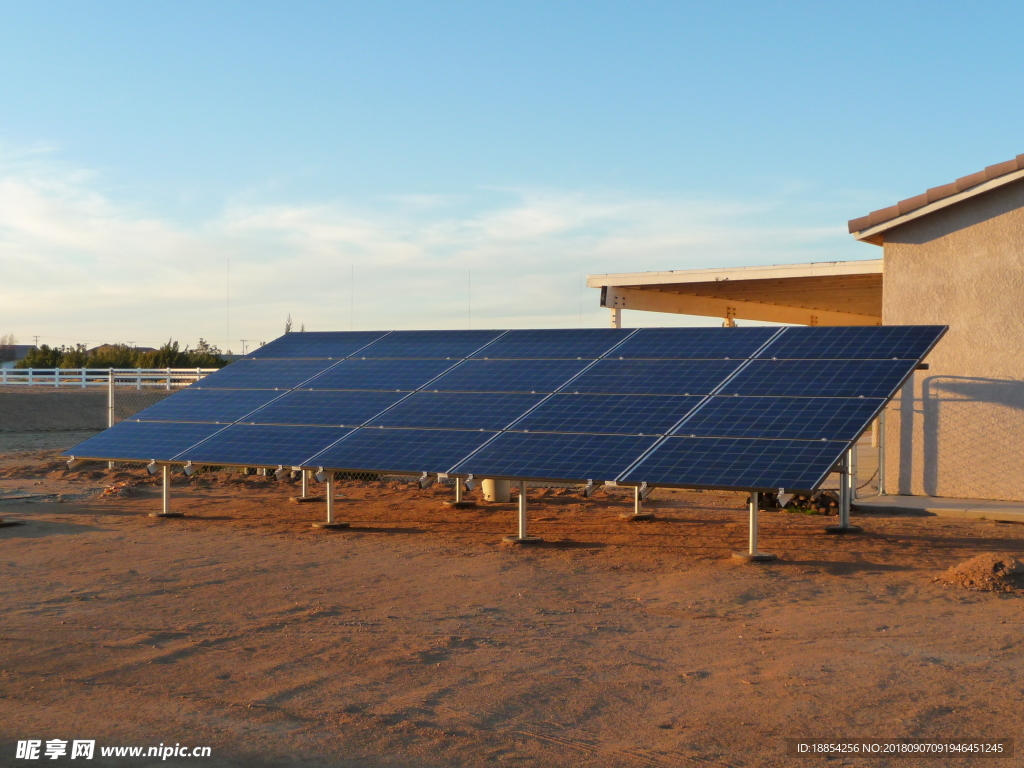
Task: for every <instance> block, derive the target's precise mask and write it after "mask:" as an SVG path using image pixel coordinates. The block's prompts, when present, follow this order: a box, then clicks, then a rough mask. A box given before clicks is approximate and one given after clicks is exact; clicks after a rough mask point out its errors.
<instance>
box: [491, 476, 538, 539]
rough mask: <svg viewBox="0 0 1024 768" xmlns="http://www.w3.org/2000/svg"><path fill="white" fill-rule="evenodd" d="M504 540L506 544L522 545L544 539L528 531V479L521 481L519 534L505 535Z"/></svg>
mask: <svg viewBox="0 0 1024 768" xmlns="http://www.w3.org/2000/svg"><path fill="white" fill-rule="evenodd" d="M501 540H502V541H504V542H505V543H506V544H519V545H522V546H526V545H530V544H540V543H541V542H542V541H544V539H542V538H540V537H539V536H529V535H527V533H526V481H525V480H520V481H519V535H518V536H503V537H502V539H501Z"/></svg>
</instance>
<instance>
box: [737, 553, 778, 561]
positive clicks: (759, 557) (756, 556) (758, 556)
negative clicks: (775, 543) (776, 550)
mask: <svg viewBox="0 0 1024 768" xmlns="http://www.w3.org/2000/svg"><path fill="white" fill-rule="evenodd" d="M732 556H733V557H735V558H736V559H737V560H743V561H744V562H747V563H767V562H770V561H772V560H775V559H777V558H776V556H775V555H773V554H772V553H771V552H733V553H732Z"/></svg>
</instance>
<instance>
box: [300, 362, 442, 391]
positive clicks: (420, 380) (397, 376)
mask: <svg viewBox="0 0 1024 768" xmlns="http://www.w3.org/2000/svg"><path fill="white" fill-rule="evenodd" d="M457 364H458V361H457V360H360V359H353V360H345V361H343V362H341V363H338V365H336V366H335V367H334V368H332V369H331V370H329V371H327V372H326V373H325V374H324V375H323V376H318V377H317V378H315V379H313V380H312V381H311V382H309V383H308V384H306V385H305V387H304V388H308V389H384V390H404V391H409V390H413V389H419V388H420V387H422V386H423V385H424V384H426V383H427V382H428V381H430V380H431V379H433V378H434V377H435V376H437V375H438V374H439V373H442V372H443V371H446V370H448V369H449V368H451V367H452V366H453V365H457Z"/></svg>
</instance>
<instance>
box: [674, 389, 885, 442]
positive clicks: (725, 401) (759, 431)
mask: <svg viewBox="0 0 1024 768" xmlns="http://www.w3.org/2000/svg"><path fill="white" fill-rule="evenodd" d="M884 402H885V401H884V400H883V399H881V398H868V397H845V398H841V397H712V398H711V399H710V400H709V401H708V402H707V404H705V405H704V406H702V407H701V409H700V410H699V411H697V413H695V414H694V415H693V416H691V417H690V418H688V419H687V420H686V421H685V422H683V424H682V425H681V426H680V427H679V429H677V430H676V434H678V435H688V436H690V437H763V438H776V439H777V438H790V439H794V440H821V439H825V440H845V441H847V442H849V441H852V440H855V439H856V438H858V437H859V436H860V435H861V433H862V432H863V431H864V429H865V428H866V427H867V425H868V423H869V422H870V421H871V419H872V418H874V415H875V413H876V412H877V411H878V409H879V408H881V406H882V403H884Z"/></svg>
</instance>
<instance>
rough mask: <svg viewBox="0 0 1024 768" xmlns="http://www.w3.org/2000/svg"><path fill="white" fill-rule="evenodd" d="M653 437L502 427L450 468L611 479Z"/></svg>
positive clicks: (484, 473) (544, 477) (476, 472)
mask: <svg viewBox="0 0 1024 768" xmlns="http://www.w3.org/2000/svg"><path fill="white" fill-rule="evenodd" d="M657 439H658V438H656V437H637V436H635V435H565V434H553V433H550V432H530V433H525V432H505V433H503V434H501V435H500V436H499V437H498V438H497V439H495V440H494V441H493V442H491V443H489V444H488V445H487V446H486V447H484V448H483V449H482V450H481V451H480V452H479V453H477V454H475V455H474V456H472V457H471V458H469V459H467V460H466V461H463V462H462V463H460V464H459V465H458V466H457V467H455V468H454V469H453V470H452V471H453V472H458V473H460V474H462V473H468V474H473V475H475V476H477V477H508V478H513V479H514V478H537V479H541V480H579V481H586V480H594V481H595V482H601V481H604V480H612V479H614V478H615V477H617V476H618V475H620V474H621V473H622V472H623V471H624V470H625V469H626V468H627V467H628V466H629V465H630V463H632V462H633V461H635V460H636V459H637V458H638V457H639V456H640V455H641V454H642V453H643V452H644V451H646V450H647V449H648V448H650V447H651V446H652V445H653V444H654V442H655V441H656V440H657Z"/></svg>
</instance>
